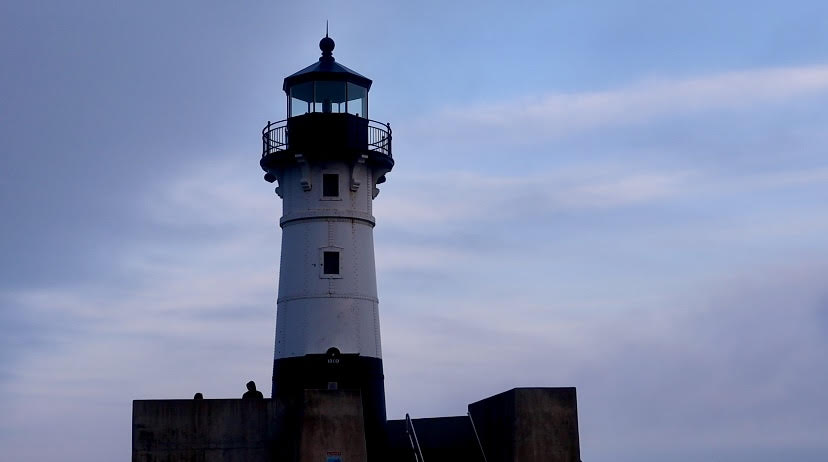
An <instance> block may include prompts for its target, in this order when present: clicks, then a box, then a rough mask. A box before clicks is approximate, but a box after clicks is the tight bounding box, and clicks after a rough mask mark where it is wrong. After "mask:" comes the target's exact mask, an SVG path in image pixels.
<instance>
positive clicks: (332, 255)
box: [322, 250, 339, 274]
mask: <svg viewBox="0 0 828 462" xmlns="http://www.w3.org/2000/svg"><path fill="white" fill-rule="evenodd" d="M322 266H323V268H322V273H323V274H339V252H336V251H333V252H331V251H327V250H326V251H325V252H323V253H322Z"/></svg>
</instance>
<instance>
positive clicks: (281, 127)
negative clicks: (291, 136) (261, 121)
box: [262, 119, 288, 157]
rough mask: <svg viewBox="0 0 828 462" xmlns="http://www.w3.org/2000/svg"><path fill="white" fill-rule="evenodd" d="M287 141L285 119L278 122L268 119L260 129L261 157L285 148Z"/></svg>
mask: <svg viewBox="0 0 828 462" xmlns="http://www.w3.org/2000/svg"><path fill="white" fill-rule="evenodd" d="M287 141H288V137H287V119H284V120H280V121H278V122H271V121H269V120H268V121H267V125H265V128H263V129H262V157H264V156H266V155H268V154H273V153H274V152H279V151H285V150H287V147H288V144H287Z"/></svg>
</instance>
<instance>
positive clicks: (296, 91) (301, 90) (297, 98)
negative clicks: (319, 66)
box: [288, 82, 313, 117]
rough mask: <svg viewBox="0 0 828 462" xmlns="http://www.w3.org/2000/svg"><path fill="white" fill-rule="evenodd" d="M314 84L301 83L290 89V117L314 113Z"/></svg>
mask: <svg viewBox="0 0 828 462" xmlns="http://www.w3.org/2000/svg"><path fill="white" fill-rule="evenodd" d="M312 104H313V82H305V83H299V84H296V85H294V86H292V87H290V107H289V108H288V113H289V114H290V117H295V116H299V115H302V114H307V113H308V112H313V106H312Z"/></svg>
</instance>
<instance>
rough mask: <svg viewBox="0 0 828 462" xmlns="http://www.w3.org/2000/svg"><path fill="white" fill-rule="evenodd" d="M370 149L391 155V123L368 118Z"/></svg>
mask: <svg viewBox="0 0 828 462" xmlns="http://www.w3.org/2000/svg"><path fill="white" fill-rule="evenodd" d="M368 149H369V150H371V151H376V152H378V153H380V154H385V155H386V156H389V157H390V156H391V124H390V123H385V124H383V123H380V122H377V121H376V120H368Z"/></svg>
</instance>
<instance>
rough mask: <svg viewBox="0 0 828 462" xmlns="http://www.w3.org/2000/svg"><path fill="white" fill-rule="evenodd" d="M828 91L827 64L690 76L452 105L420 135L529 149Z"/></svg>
mask: <svg viewBox="0 0 828 462" xmlns="http://www.w3.org/2000/svg"><path fill="white" fill-rule="evenodd" d="M826 92H828V66H825V65H815V66H804V67H788V68H770V69H758V70H746V71H735V72H725V73H721V74H715V75H710V76H704V77H696V78H684V79H674V80H668V79H650V80H643V81H639V82H637V83H635V84H633V85H630V86H627V87H623V88H618V89H613V90H604V91H592V92H582V93H571V94H562V93H552V94H546V95H540V96H537V97H522V98H519V99H516V100H512V101H502V102H494V103H483V104H476V105H469V106H463V107H462V108H459V109H455V108H447V109H444V110H443V111H442V112H441V113H440V114H437V115H436V116H434V115H429V116H428V117H427V118H424V119H423V120H420V121H418V122H417V123H416V125H415V126H414V128H413V131H415V132H417V133H429V134H431V135H432V136H433V135H436V136H437V137H438V138H440V139H445V138H449V137H451V136H454V137H457V136H460V137H462V136H464V135H469V134H471V133H474V134H475V136H479V137H481V139H487V140H490V141H494V142H495V143H502V142H503V141H508V142H511V143H515V142H517V143H518V145H521V144H525V143H526V141H527V140H530V142H531V140H535V139H538V138H540V139H549V138H557V137H562V136H568V135H571V134H573V133H576V132H584V131H589V130H594V129H596V128H599V127H606V126H615V125H621V126H626V125H636V124H641V123H644V122H648V121H651V120H654V119H659V118H662V117H675V116H677V115H688V114H699V113H704V112H709V111H721V110H744V109H750V108H759V107H767V106H771V105H774V104H778V103H786V102H790V101H792V100H795V99H796V98H801V97H809V96H815V95H821V94H825V93H826Z"/></svg>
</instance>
